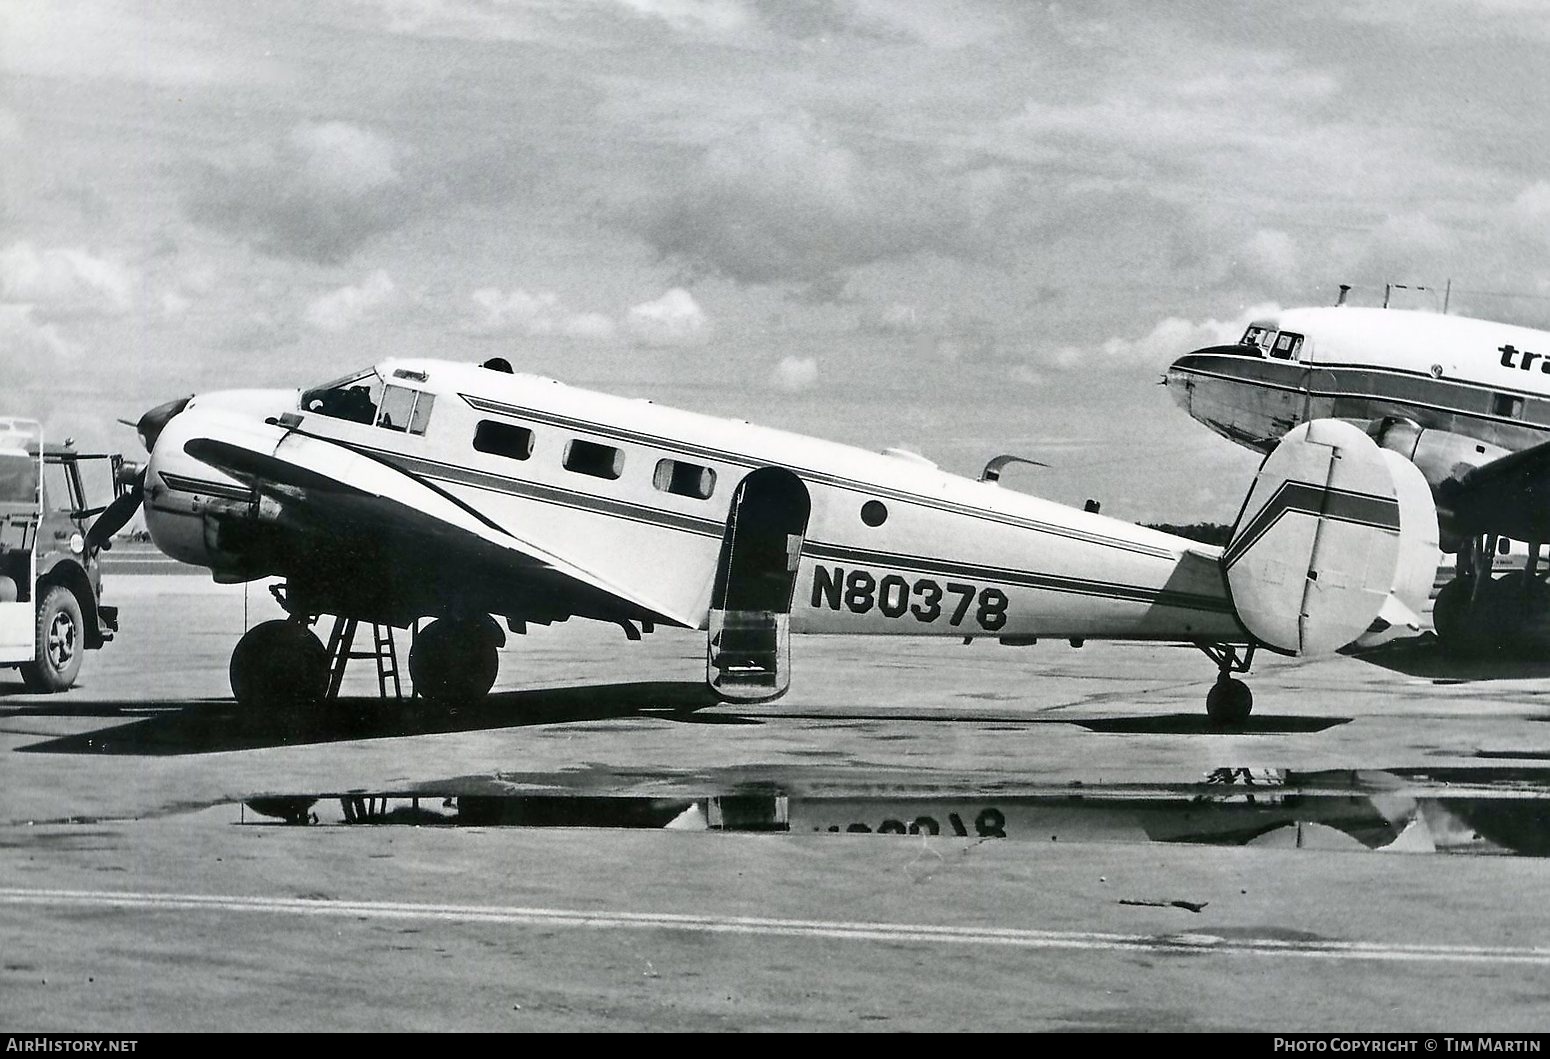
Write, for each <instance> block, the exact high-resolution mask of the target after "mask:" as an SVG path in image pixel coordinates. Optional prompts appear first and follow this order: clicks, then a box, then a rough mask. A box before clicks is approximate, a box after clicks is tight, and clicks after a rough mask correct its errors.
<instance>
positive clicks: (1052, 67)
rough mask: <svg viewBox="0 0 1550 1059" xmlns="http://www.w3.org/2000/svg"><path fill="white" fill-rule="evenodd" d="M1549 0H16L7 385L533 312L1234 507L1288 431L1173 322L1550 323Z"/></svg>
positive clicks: (491, 348) (556, 355)
mask: <svg viewBox="0 0 1550 1059" xmlns="http://www.w3.org/2000/svg"><path fill="white" fill-rule="evenodd" d="M1547 12H1550V6H1547V5H1544V4H1542V3H1540V2H1539V0H1457V2H1444V0H1392V2H1390V0H1304V2H1301V3H1298V4H1277V5H1259V4H1256V5H1244V4H1241V3H1236V2H1233V3H1227V2H1224V3H1220V4H1215V3H1205V2H1194V3H1178V4H1166V5H1164V4H1149V3H1141V2H1139V0H1136V2H1131V3H1103V2H1098V0H1093V2H1086V0H1084V2H1074V3H1048V4H1045V3H1035V2H1032V0H1009V2H1004V3H1001V2H992V0H984V2H973V0H930V2H925V0H922V2H908V0H527V2H522V0H351V2H345V0H338V2H330V3H322V2H315V0H294V2H293V0H265V2H263V3H256V2H236V0H122V2H120V0H7V2H5V3H4V4H0V379H3V380H4V390H3V392H4V394H5V401H4V410H6V411H14V412H21V413H31V414H36V415H40V416H41V417H43V418H45V419H47V421H48V422H49V424H50V426H51V428H52V429H53V430H55V431H56V432H57V431H63V432H69V433H73V434H75V435H76V436H77V437H78V438H81V439H84V440H87V441H90V442H92V443H94V444H109V443H111V444H114V445H116V446H117V447H123V448H129V447H132V446H134V444H135V442H134V439H133V436H132V434H131V432H129V431H128V430H125V429H122V428H118V427H114V426H112V425H111V424H112V420H113V418H114V417H116V416H125V417H129V418H133V417H134V416H136V415H138V414H139V413H140V412H141V411H142V410H144V409H145V408H147V407H149V406H150V405H152V404H155V403H159V402H160V401H163V400H166V399H168V398H170V397H174V396H177V395H180V394H184V393H189V392H195V391H198V390H202V389H210V388H216V387H234V386H275V385H302V384H310V383H315V382H318V381H321V380H323V379H325V378H328V377H331V376H334V375H338V374H341V373H343V372H345V371H347V370H349V369H351V368H354V367H356V366H359V365H363V364H366V363H369V362H371V361H373V360H375V359H378V358H381V357H384V356H390V355H405V354H430V355H435V356H442V357H451V358H459V359H483V358H485V357H488V356H492V355H495V354H497V353H498V354H501V355H504V356H507V357H508V358H510V359H511V360H512V361H513V363H515V364H517V365H519V370H523V369H525V370H531V371H535V372H539V373H542V374H547V375H552V376H555V377H558V378H561V379H564V380H566V381H568V382H572V383H575V384H578V385H585V386H591V387H596V388H600V389H607V390H611V391H615V392H622V393H627V394H631V395H640V396H647V397H651V398H654V399H656V400H658V401H661V402H665V403H671V404H677V405H681V406H685V407H690V408H696V409H699V410H703V411H709V412H713V413H717V414H727V415H735V416H738V417H741V418H749V419H753V420H755V421H759V422H765V423H768V424H771V425H776V426H782V427H786V428H790V429H796V430H801V431H806V432H810V433H814V434H819V435H822V436H826V437H831V438H835V439H838V440H842V441H848V442H853V443H856V444H861V445H864V446H867V447H869V448H882V447H886V446H893V445H903V446H907V447H911V448H915V449H917V450H919V451H921V452H924V453H925V454H927V455H929V456H931V457H932V458H934V459H936V460H937V461H938V462H939V463H941V464H942V465H943V466H945V467H947V468H949V469H951V470H956V471H961V472H964V473H968V474H975V473H977V472H978V469H979V467H980V466H981V465H982V464H983V462H984V461H985V459H986V458H988V457H989V456H991V455H994V454H996V453H998V452H1003V451H1005V452H1014V453H1019V454H1022V455H1026V456H1030V457H1035V458H1038V459H1042V460H1044V461H1045V462H1048V463H1050V464H1052V465H1053V466H1052V467H1051V468H1049V469H1048V470H1029V469H1023V470H1022V471H1017V470H1013V471H1012V472H1009V474H1008V476H1007V484H1009V485H1013V486H1016V487H1022V488H1027V489H1030V490H1032V491H1035V492H1039V493H1041V494H1043V495H1046V496H1049V497H1052V498H1054V499H1059V500H1064V501H1067V502H1077V503H1080V501H1081V500H1082V499H1083V498H1084V497H1087V496H1094V497H1098V498H1100V499H1102V500H1103V501H1104V503H1105V511H1107V512H1110V513H1113V514H1118V515H1122V516H1124V517H1129V518H1135V519H1175V520H1177V519H1193V518H1211V519H1229V518H1230V517H1231V516H1233V515H1234V514H1235V513H1236V508H1237V503H1238V501H1239V499H1240V498H1241V496H1242V494H1243V492H1244V490H1245V489H1246V486H1247V483H1248V481H1249V478H1250V477H1251V475H1252V468H1253V463H1254V461H1253V460H1252V458H1251V457H1250V456H1249V455H1248V454H1246V453H1243V452H1241V451H1240V450H1237V449H1235V448H1233V447H1232V446H1231V445H1229V444H1228V443H1226V442H1224V441H1221V440H1220V439H1218V438H1216V437H1215V436H1213V435H1211V434H1210V433H1209V432H1207V431H1206V430H1205V429H1204V428H1203V427H1200V426H1198V425H1197V424H1195V423H1193V422H1191V421H1190V420H1189V419H1188V418H1187V417H1186V416H1185V415H1184V414H1183V413H1182V412H1180V411H1179V410H1178V409H1177V408H1175V407H1174V405H1173V404H1172V402H1171V401H1170V400H1169V399H1168V396H1167V393H1166V391H1164V390H1163V389H1161V388H1160V387H1158V386H1157V385H1156V382H1157V379H1158V375H1159V373H1160V371H1161V370H1162V369H1163V368H1164V367H1165V366H1166V364H1167V363H1168V361H1169V360H1170V359H1171V358H1172V356H1174V355H1176V354H1177V353H1180V352H1183V351H1185V350H1187V349H1189V348H1193V347H1195V346H1198V345H1202V344H1205V343H1207V342H1211V341H1215V340H1217V339H1218V338H1221V337H1225V336H1234V337H1235V336H1236V334H1237V333H1238V332H1239V331H1240V330H1241V328H1242V324H1243V321H1244V319H1245V318H1246V317H1247V316H1248V315H1249V314H1252V313H1254V312H1256V311H1263V310H1264V309H1265V308H1266V307H1270V306H1277V305H1299V304H1310V303H1324V302H1328V301H1332V300H1333V296H1334V290H1335V287H1336V285H1337V284H1338V283H1341V282H1346V283H1352V284H1355V285H1356V288H1357V291H1356V297H1355V299H1354V300H1357V301H1361V302H1366V303H1373V302H1375V301H1376V300H1378V299H1381V296H1382V293H1381V292H1382V285H1383V283H1384V282H1385V281H1386V280H1388V281H1394V282H1405V283H1411V284H1435V285H1437V286H1439V287H1440V286H1441V285H1442V284H1443V283H1444V282H1446V281H1447V280H1448V279H1450V278H1451V279H1452V281H1453V284H1454V293H1453V309H1454V310H1455V311H1461V312H1467V313H1472V314H1476V315H1484V316H1490V317H1494V318H1497V319H1503V320H1509V321H1512V322H1516V323H1524V324H1529V325H1534V326H1550V260H1547V256H1546V251H1547V249H1550V133H1547V122H1550V78H1547V77H1546V76H1545V73H1544V72H1545V70H1546V69H1550V14H1547ZM1437 304H1438V303H1437V300H1436V298H1435V296H1433V295H1430V294H1419V295H1414V296H1412V301H1411V302H1410V303H1408V306H1407V307H1415V308H1433V307H1436V306H1437Z"/></svg>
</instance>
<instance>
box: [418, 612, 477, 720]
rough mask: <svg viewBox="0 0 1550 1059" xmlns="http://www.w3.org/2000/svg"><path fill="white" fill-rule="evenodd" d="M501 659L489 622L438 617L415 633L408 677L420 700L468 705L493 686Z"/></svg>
mask: <svg viewBox="0 0 1550 1059" xmlns="http://www.w3.org/2000/svg"><path fill="white" fill-rule="evenodd" d="M499 667H500V656H499V654H498V653H497V651H496V641H495V639H494V637H492V636H491V633H490V623H489V622H488V621H481V620H477V619H476V620H473V621H463V620H459V619H454V618H441V619H439V620H437V621H433V622H431V623H430V624H429V625H427V626H426V627H425V628H423V629H421V630H420V631H419V632H418V633H416V634H415V638H414V645H413V646H412V647H410V648H409V676H410V677H411V678H412V679H413V680H414V689H415V691H417V692H419V694H420V697H421V698H423V699H425V700H426V701H427V702H429V703H432V704H434V705H437V706H462V705H471V704H473V703H476V702H478V701H479V700H480V699H483V698H484V697H485V696H486V695H488V694H489V693H490V689H491V688H492V687H494V686H495V674H496V670H497V669H498V668H499Z"/></svg>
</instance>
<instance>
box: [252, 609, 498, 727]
mask: <svg viewBox="0 0 1550 1059" xmlns="http://www.w3.org/2000/svg"><path fill="white" fill-rule="evenodd" d="M314 620H316V619H315V617H301V616H295V615H293V616H292V617H290V618H281V619H276V620H274V621H266V622H263V623H262V624H259V625H255V626H254V627H253V628H251V629H249V630H248V631H247V632H246V633H244V634H243V636H242V639H240V640H238V641H237V646H236V649H235V650H233V651H232V654H231V670H230V672H231V690H232V693H233V694H234V695H235V696H236V698H237V702H238V703H239V704H241V705H242V706H245V707H255V708H259V709H266V708H274V707H282V706H315V705H318V704H320V703H322V702H324V701H327V700H331V699H333V698H335V697H336V696H337V695H338V693H339V687H340V683H341V682H342V680H343V677H344V667H345V664H346V663H347V662H348V661H349V659H352V658H374V659H376V660H377V676H378V687H379V689H380V691H381V693H382V695H383V697H387V696H388V687H389V685H390V683H391V686H392V688H393V689H394V692H395V693H397V692H398V690H399V685H398V669H397V656H396V653H395V648H394V647H393V643H392V630H391V629H385V631H384V629H382V628H379V629H378V631H377V632H376V648H375V650H374V651H371V652H365V651H355V650H353V648H352V644H353V641H354V636H355V625H356V622H355V621H354V620H353V619H339V620H338V621H337V622H336V624H335V628H334V633H333V635H332V636H331V637H330V638H329V646H328V647H324V646H323V642H322V641H321V640H319V639H318V637H317V635H316V634H315V633H314V632H313V631H312V629H311V624H312V622H313V621H314ZM504 643H505V634H504V633H503V632H502V630H501V628H500V626H499V625H497V624H496V623H495V621H494V620H493V619H491V618H490V617H488V616H486V615H480V616H477V617H472V618H462V617H444V618H438V619H436V620H434V621H432V622H431V623H430V624H428V625H426V626H425V627H424V628H422V629H420V630H419V631H418V632H417V633H416V634H415V637H414V642H413V644H412V645H411V647H410V649H409V674H410V676H411V677H412V678H413V680H414V690H415V694H416V695H418V696H419V697H420V698H422V699H424V700H425V701H426V702H428V703H430V704H432V705H434V706H439V707H443V708H448V707H454V706H466V705H472V704H475V703H478V702H479V701H481V700H482V699H483V698H484V697H485V696H486V695H487V694H489V691H490V688H491V687H493V686H494V685H495V674H496V670H497V668H498V666H499V656H498V654H497V651H498V649H499V648H500V647H501V645H502V644H504ZM395 697H397V695H396V694H395Z"/></svg>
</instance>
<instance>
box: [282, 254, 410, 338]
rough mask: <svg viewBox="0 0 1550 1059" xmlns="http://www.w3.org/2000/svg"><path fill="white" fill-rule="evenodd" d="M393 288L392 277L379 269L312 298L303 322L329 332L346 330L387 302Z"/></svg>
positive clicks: (391, 296)
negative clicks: (351, 283)
mask: <svg viewBox="0 0 1550 1059" xmlns="http://www.w3.org/2000/svg"><path fill="white" fill-rule="evenodd" d="M395 289H396V288H395V287H394V286H393V278H392V277H391V276H389V275H388V274H387V272H386V270H384V269H380V268H379V269H377V271H375V272H373V273H372V274H371V275H369V276H367V277H366V278H365V279H363V280H361V282H360V283H357V284H353V285H346V286H343V287H340V288H339V289H338V290H334V291H330V292H329V293H327V294H324V295H322V296H320V297H318V298H315V299H314V300H313V301H312V302H311V303H310V304H309V305H308V306H307V310H306V313H305V314H304V317H305V319H306V321H307V325H308V326H309V327H312V328H313V329H315V330H318V331H326V332H329V333H332V334H338V333H339V332H341V331H348V330H349V329H350V328H351V327H354V326H355V325H356V324H358V323H360V322H361V321H362V320H364V319H365V318H366V317H367V316H369V315H371V313H372V312H374V311H376V310H377V309H379V308H381V307H382V306H384V305H386V304H387V303H388V302H389V301H391V300H392V298H393V293H394V291H395Z"/></svg>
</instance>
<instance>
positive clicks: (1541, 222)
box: [1511, 180, 1550, 240]
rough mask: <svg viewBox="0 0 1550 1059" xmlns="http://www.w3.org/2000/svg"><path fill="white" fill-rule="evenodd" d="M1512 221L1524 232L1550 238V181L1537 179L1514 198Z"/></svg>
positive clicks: (1545, 238)
mask: <svg viewBox="0 0 1550 1059" xmlns="http://www.w3.org/2000/svg"><path fill="white" fill-rule="evenodd" d="M1511 215H1512V221H1513V222H1514V223H1515V224H1517V225H1519V226H1520V227H1521V228H1522V229H1523V230H1524V233H1525V234H1527V235H1530V236H1532V237H1537V238H1538V239H1541V240H1550V181H1545V180H1536V181H1535V182H1534V183H1532V184H1530V185H1529V186H1528V187H1526V188H1524V189H1523V190H1522V191H1520V192H1518V196H1517V198H1515V199H1513V200H1512V207H1511Z"/></svg>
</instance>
